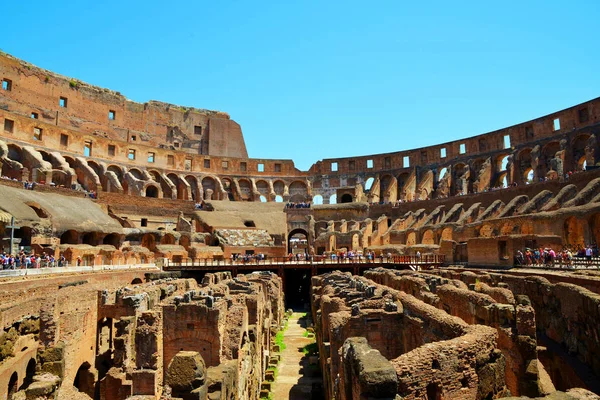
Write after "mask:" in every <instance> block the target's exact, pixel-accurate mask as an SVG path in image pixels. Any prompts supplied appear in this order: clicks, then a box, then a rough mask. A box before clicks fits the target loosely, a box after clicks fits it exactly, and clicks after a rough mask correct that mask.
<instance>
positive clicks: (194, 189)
mask: <svg viewBox="0 0 600 400" xmlns="http://www.w3.org/2000/svg"><path fill="white" fill-rule="evenodd" d="M185 181H186V182H187V183H188V185H190V192H191V195H192V200H193V201H195V202H198V201H199V200H198V199H199V198H200V190H199V187H198V179H196V177H195V176H193V175H188V176H186V177H185Z"/></svg>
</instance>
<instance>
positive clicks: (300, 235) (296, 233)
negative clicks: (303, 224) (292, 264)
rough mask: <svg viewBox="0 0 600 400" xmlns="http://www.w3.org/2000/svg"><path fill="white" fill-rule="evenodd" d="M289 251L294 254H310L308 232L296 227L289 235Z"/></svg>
mask: <svg viewBox="0 0 600 400" xmlns="http://www.w3.org/2000/svg"><path fill="white" fill-rule="evenodd" d="M288 251H289V252H290V253H292V254H308V232H306V231H305V230H304V229H294V230H292V231H291V232H290V234H289V235H288Z"/></svg>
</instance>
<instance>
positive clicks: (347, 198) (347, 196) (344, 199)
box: [340, 193, 353, 203]
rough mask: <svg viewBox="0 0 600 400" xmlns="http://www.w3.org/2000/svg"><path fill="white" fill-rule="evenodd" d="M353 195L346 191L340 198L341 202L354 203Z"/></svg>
mask: <svg viewBox="0 0 600 400" xmlns="http://www.w3.org/2000/svg"><path fill="white" fill-rule="evenodd" d="M352 201H353V199H352V195H351V194H350V193H344V194H343V195H342V198H341V199H340V203H352Z"/></svg>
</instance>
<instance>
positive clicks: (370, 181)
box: [365, 177, 375, 191]
mask: <svg viewBox="0 0 600 400" xmlns="http://www.w3.org/2000/svg"><path fill="white" fill-rule="evenodd" d="M373 182H375V178H372V177H371V178H369V179H367V181H366V182H365V191H369V190H371V186H373Z"/></svg>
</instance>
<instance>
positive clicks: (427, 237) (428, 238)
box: [421, 229, 435, 244]
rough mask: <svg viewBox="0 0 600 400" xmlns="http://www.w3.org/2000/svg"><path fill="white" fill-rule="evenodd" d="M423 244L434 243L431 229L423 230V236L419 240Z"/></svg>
mask: <svg viewBox="0 0 600 400" xmlns="http://www.w3.org/2000/svg"><path fill="white" fill-rule="evenodd" d="M421 243H423V244H435V235H434V234H433V231H432V230H431V229H429V230H427V231H425V232H424V233H423V238H422V240H421Z"/></svg>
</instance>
